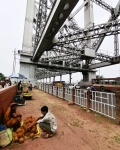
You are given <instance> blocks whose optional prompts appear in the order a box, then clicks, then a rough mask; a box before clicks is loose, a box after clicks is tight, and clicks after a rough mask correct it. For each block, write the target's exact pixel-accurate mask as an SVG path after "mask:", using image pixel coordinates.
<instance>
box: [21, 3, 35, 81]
mask: <svg viewBox="0 0 120 150" xmlns="http://www.w3.org/2000/svg"><path fill="white" fill-rule="evenodd" d="M34 12H35V5H34V0H27V7H26V17H25V25H24V35H23V43H22V50H21V51H20V71H19V72H20V73H21V74H23V75H24V76H26V77H27V79H28V80H29V81H31V83H32V84H34V83H35V82H36V79H35V68H36V65H32V64H31V63H29V62H30V58H31V56H32V54H33V46H32V38H33V18H34V15H35V14H34ZM30 55H31V56H30ZM22 61H23V62H22ZM24 61H27V63H24Z"/></svg>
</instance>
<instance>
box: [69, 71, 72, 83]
mask: <svg viewBox="0 0 120 150" xmlns="http://www.w3.org/2000/svg"><path fill="white" fill-rule="evenodd" d="M71 76H72V74H71V73H69V84H71V79H72V78H71Z"/></svg>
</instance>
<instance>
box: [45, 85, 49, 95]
mask: <svg viewBox="0 0 120 150" xmlns="http://www.w3.org/2000/svg"><path fill="white" fill-rule="evenodd" d="M45 91H46V92H47V93H48V92H49V85H47V84H46V87H45Z"/></svg>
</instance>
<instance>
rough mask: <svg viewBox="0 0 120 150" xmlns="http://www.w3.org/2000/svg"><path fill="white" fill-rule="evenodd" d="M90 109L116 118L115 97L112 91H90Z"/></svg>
mask: <svg viewBox="0 0 120 150" xmlns="http://www.w3.org/2000/svg"><path fill="white" fill-rule="evenodd" d="M91 110H93V111H95V112H97V113H100V114H103V115H105V116H108V117H110V118H113V119H115V118H116V99H115V94H114V93H106V92H98V91H92V98H91Z"/></svg>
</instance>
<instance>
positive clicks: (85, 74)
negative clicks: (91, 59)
mask: <svg viewBox="0 0 120 150" xmlns="http://www.w3.org/2000/svg"><path fill="white" fill-rule="evenodd" d="M82 74H83V82H91V80H92V79H93V78H96V73H95V72H82Z"/></svg>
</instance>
